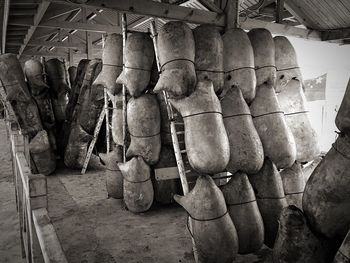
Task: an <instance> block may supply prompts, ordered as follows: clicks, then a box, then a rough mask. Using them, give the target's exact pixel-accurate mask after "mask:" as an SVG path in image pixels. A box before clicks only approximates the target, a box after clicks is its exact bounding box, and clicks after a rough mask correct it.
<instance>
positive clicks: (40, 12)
mask: <svg viewBox="0 0 350 263" xmlns="http://www.w3.org/2000/svg"><path fill="white" fill-rule="evenodd" d="M49 6H50V2H45V1H44V2H42V3H41V4H40V5H39V7H38V9H37V13H36V15H35V16H34V25H33V26H31V27H30V28H29V30H28V33H27V36H26V37H25V39H24V44H23V45H22V46H21V48H20V49H19V51H18V56H19V57H20V56H21V55H22V53H23V51H24V49H25V48H26V46H27V44H28V42H29V41H30V40H31V38H32V36H33V34H34V32H35V30H36V28H37V26H38V25H39V23H40V21H41V19H42V18H43V16H44V14H45V12H46V10H47V8H48V7H49Z"/></svg>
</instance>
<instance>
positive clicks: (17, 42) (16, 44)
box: [6, 40, 23, 47]
mask: <svg viewBox="0 0 350 263" xmlns="http://www.w3.org/2000/svg"><path fill="white" fill-rule="evenodd" d="M21 45H23V40H22V41H19V40H16V41H13V40H12V41H11V40H7V42H6V46H11V47H19V46H21Z"/></svg>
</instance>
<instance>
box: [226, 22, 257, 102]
mask: <svg viewBox="0 0 350 263" xmlns="http://www.w3.org/2000/svg"><path fill="white" fill-rule="evenodd" d="M222 39H223V42H224V54H225V55H224V70H225V89H226V90H227V89H230V88H231V87H232V86H237V87H239V88H240V90H241V92H242V94H243V97H244V99H245V100H246V101H247V103H251V102H252V100H253V99H254V97H255V87H256V76H255V69H254V52H253V47H252V45H251V43H250V40H249V38H248V35H247V33H246V32H245V31H244V30H243V29H240V28H237V29H231V30H228V31H226V32H225V34H224V35H223V37H222Z"/></svg>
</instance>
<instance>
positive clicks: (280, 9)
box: [276, 0, 284, 23]
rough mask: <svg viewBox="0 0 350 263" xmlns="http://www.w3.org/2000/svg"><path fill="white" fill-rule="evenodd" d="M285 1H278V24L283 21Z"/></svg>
mask: <svg viewBox="0 0 350 263" xmlns="http://www.w3.org/2000/svg"><path fill="white" fill-rule="evenodd" d="M283 10H284V0H277V4H276V23H282V21H283Z"/></svg>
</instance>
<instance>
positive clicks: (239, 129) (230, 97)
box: [221, 87, 264, 174]
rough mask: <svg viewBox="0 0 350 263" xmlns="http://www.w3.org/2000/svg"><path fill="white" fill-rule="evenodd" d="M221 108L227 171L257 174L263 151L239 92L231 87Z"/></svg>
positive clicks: (246, 106)
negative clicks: (226, 152) (224, 129)
mask: <svg viewBox="0 0 350 263" xmlns="http://www.w3.org/2000/svg"><path fill="white" fill-rule="evenodd" d="M221 107H222V116H223V119H224V124H225V128H226V132H227V135H228V139H229V142H230V161H229V163H228V165H227V168H226V169H227V171H229V172H231V173H235V172H237V171H242V172H245V173H248V174H251V173H257V172H258V171H259V170H260V168H261V167H262V165H263V163H264V150H263V146H262V143H261V141H260V138H259V135H258V132H257V131H256V129H255V127H254V123H253V119H252V116H251V113H250V110H249V107H248V105H247V104H246V102H245V101H244V99H243V96H242V93H241V90H240V89H239V88H238V87H232V88H231V89H230V90H229V91H228V92H227V93H226V94H225V97H224V98H223V99H222V100H221Z"/></svg>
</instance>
